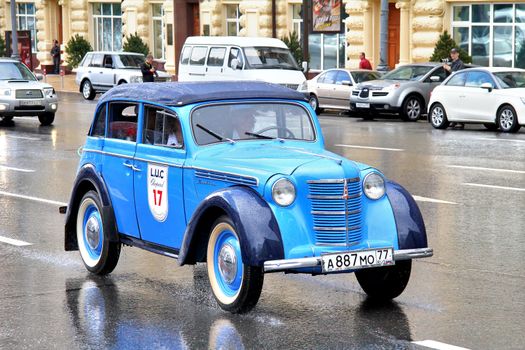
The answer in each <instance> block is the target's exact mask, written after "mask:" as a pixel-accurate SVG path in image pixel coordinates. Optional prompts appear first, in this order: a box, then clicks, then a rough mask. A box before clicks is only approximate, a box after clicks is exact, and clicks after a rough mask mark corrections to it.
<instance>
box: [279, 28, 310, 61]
mask: <svg viewBox="0 0 525 350" xmlns="http://www.w3.org/2000/svg"><path fill="white" fill-rule="evenodd" d="M281 40H282V41H283V42H284V43H285V44H286V46H288V48H289V49H290V52H291V53H292V56H293V58H295V61H296V62H297V64H299V66H300V65H301V63H302V62H303V61H304V59H303V48H302V47H301V42H300V41H299V36H298V35H297V33H296V32H295V31H293V32H290V33H289V34H288V36H285V37H284V38H282V39H281Z"/></svg>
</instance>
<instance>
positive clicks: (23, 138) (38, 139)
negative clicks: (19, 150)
mask: <svg viewBox="0 0 525 350" xmlns="http://www.w3.org/2000/svg"><path fill="white" fill-rule="evenodd" d="M7 137H8V138H10V139H19V140H29V141H40V140H42V139H41V138H39V137H29V136H14V135H8V136H7Z"/></svg>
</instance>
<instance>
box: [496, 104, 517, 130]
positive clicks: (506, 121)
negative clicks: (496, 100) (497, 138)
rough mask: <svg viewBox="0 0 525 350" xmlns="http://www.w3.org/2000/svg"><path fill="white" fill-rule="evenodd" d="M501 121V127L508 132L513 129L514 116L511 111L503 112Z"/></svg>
mask: <svg viewBox="0 0 525 350" xmlns="http://www.w3.org/2000/svg"><path fill="white" fill-rule="evenodd" d="M499 120H500V122H499V123H500V126H501V127H502V128H503V129H505V130H507V129H510V128H511V127H512V123H513V122H514V114H513V113H512V111H511V110H509V109H505V110H503V111H502V112H501V115H500V117H499Z"/></svg>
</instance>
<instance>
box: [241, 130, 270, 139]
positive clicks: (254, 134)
mask: <svg viewBox="0 0 525 350" xmlns="http://www.w3.org/2000/svg"><path fill="white" fill-rule="evenodd" d="M244 134H245V135H248V136H254V137H257V138H258V139H265V140H273V139H274V138H275V137H271V136H266V135H261V134H256V133H254V132H249V131H246V132H245V133H244Z"/></svg>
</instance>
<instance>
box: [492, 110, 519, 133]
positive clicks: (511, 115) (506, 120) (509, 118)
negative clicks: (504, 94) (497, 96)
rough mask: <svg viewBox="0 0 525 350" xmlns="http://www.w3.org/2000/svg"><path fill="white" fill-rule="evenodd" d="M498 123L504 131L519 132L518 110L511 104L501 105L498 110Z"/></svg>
mask: <svg viewBox="0 0 525 350" xmlns="http://www.w3.org/2000/svg"><path fill="white" fill-rule="evenodd" d="M496 124H497V125H498V127H499V128H500V130H501V131H503V132H518V130H519V129H520V127H521V126H520V125H519V124H518V115H517V114H516V110H515V109H514V108H513V107H512V106H509V105H505V106H502V107H500V109H499V110H498V117H497V118H496Z"/></svg>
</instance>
